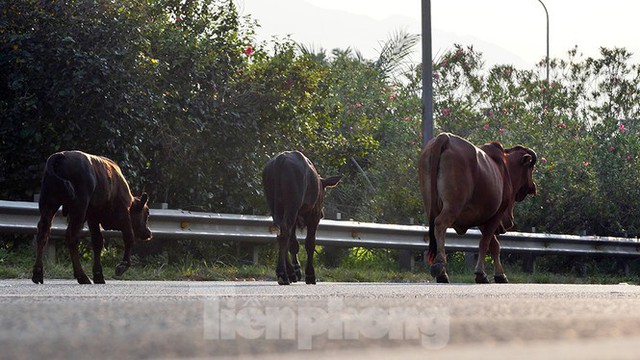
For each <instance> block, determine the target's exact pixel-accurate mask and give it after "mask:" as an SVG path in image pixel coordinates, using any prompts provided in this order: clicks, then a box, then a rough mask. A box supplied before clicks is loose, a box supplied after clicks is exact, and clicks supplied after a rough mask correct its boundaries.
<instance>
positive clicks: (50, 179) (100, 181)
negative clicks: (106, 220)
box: [41, 150, 133, 216]
mask: <svg viewBox="0 0 640 360" xmlns="http://www.w3.org/2000/svg"><path fill="white" fill-rule="evenodd" d="M51 162H53V163H51ZM53 173H55V174H53ZM59 179H64V180H66V181H69V182H70V183H71V184H72V186H73V189H74V191H75V194H74V197H73V198H70V197H69V196H62V197H60V196H59V195H58V194H60V193H61V192H60V189H59V185H56V184H57V183H59ZM42 197H45V199H44V201H47V200H46V198H51V197H57V198H58V199H56V200H60V201H61V203H62V204H64V205H65V206H68V207H73V206H86V207H87V215H88V216H92V215H93V214H96V215H97V214H110V213H112V212H113V211H118V210H122V209H124V210H127V209H128V207H129V206H130V205H131V202H132V201H133V195H132V194H131V190H130V188H129V185H128V184H127V182H126V180H125V178H124V176H123V175H122V172H121V170H120V167H118V165H117V164H115V163H114V162H113V161H111V160H109V159H107V158H105V157H101V156H96V155H91V154H87V153H84V152H81V151H76V150H73V151H62V152H59V153H55V154H53V155H51V156H50V157H49V160H48V161H47V169H46V170H45V174H44V177H43V185H42V194H41V198H42ZM85 204H86V205H85Z"/></svg>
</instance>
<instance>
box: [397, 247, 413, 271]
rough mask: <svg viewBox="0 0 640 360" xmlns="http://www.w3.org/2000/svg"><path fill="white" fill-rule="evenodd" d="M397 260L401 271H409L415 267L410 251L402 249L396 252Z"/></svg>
mask: <svg viewBox="0 0 640 360" xmlns="http://www.w3.org/2000/svg"><path fill="white" fill-rule="evenodd" d="M398 260H399V262H400V270H401V271H411V270H413V267H414V266H415V263H416V261H415V258H414V257H413V252H412V251H411V250H406V249H402V250H399V251H398Z"/></svg>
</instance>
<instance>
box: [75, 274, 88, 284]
mask: <svg viewBox="0 0 640 360" xmlns="http://www.w3.org/2000/svg"><path fill="white" fill-rule="evenodd" d="M76 279H77V280H78V284H83V285H91V280H90V279H89V277H88V276H87V275H85V274H80V275H78V276H76Z"/></svg>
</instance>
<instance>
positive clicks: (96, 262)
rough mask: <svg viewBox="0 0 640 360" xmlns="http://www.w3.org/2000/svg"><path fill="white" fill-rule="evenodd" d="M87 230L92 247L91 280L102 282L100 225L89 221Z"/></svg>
mask: <svg viewBox="0 0 640 360" xmlns="http://www.w3.org/2000/svg"><path fill="white" fill-rule="evenodd" d="M89 232H91V246H92V247H93V282H94V284H104V283H105V282H104V274H103V273H102V263H101V261H100V257H101V255H102V248H103V247H104V237H102V231H100V225H99V224H98V223H96V222H93V221H89Z"/></svg>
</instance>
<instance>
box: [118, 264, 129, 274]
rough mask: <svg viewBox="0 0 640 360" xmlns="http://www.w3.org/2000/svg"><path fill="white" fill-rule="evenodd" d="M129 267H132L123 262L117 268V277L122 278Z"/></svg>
mask: <svg viewBox="0 0 640 360" xmlns="http://www.w3.org/2000/svg"><path fill="white" fill-rule="evenodd" d="M129 266H131V264H128V263H126V262H121V263H120V264H118V266H116V276H122V274H124V272H125V271H127V269H128V268H129Z"/></svg>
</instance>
